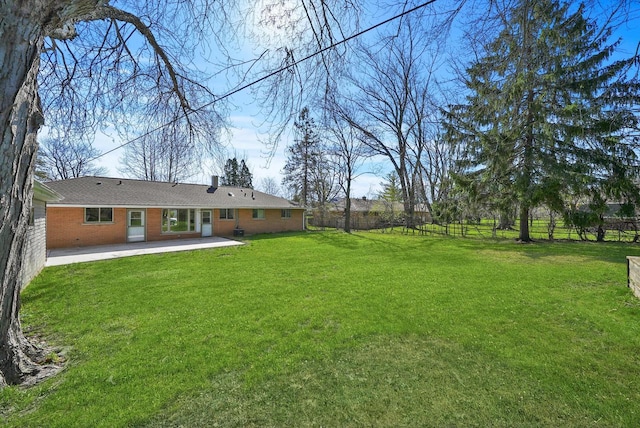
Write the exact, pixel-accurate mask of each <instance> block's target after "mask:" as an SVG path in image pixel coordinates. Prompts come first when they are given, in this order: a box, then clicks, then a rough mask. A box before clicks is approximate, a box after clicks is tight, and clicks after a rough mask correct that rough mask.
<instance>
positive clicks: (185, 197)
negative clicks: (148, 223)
mask: <svg viewBox="0 0 640 428" xmlns="http://www.w3.org/2000/svg"><path fill="white" fill-rule="evenodd" d="M46 185H47V186H48V187H49V188H51V189H53V190H54V191H56V192H57V193H59V194H60V195H62V197H63V199H62V200H61V201H58V202H55V203H51V204H49V205H50V206H82V207H92V206H93V207H140V208H142V207H146V208H152V207H153V208H265V209H302V208H303V207H301V206H299V205H297V204H295V203H293V202H290V201H288V200H286V199H284V198H280V197H278V196H272V195H269V194H267V193H262V192H258V191H257V190H253V189H245V188H240V187H228V186H219V187H217V188H214V187H212V186H207V185H203V184H186V183H185V184H183V183H166V182H158V181H144V180H130V179H125V178H111V177H80V178H71V179H68V180H60V181H50V182H48V183H46Z"/></svg>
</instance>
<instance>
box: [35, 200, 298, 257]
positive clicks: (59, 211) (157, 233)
mask: <svg viewBox="0 0 640 428" xmlns="http://www.w3.org/2000/svg"><path fill="white" fill-rule="evenodd" d="M303 213H304V212H303V211H302V210H291V218H282V217H281V210H279V209H278V210H265V219H260V220H257V219H253V218H252V216H253V210H250V209H244V210H236V214H237V216H236V217H237V218H236V219H233V220H221V219H220V210H213V234H214V235H215V236H229V237H231V236H233V230H234V229H235V227H236V224H237V225H238V227H240V228H242V229H244V233H245V234H246V235H252V234H256V233H274V232H287V231H294V230H302V218H303V217H302V216H303ZM161 216H162V209H161V208H147V209H146V234H147V241H163V240H171V239H181V238H198V237H200V235H201V232H183V233H165V234H163V233H162V224H161ZM126 242H127V209H126V208H114V209H113V223H105V224H99V223H97V224H86V223H85V222H84V208H67V207H48V208H47V248H49V249H51V248H69V247H86V246H92V245H106V244H123V243H126Z"/></svg>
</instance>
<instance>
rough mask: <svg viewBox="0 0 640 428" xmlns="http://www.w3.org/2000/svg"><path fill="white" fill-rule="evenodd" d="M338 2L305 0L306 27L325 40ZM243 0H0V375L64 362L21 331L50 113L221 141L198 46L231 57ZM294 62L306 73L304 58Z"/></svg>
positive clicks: (15, 380)
mask: <svg viewBox="0 0 640 428" xmlns="http://www.w3.org/2000/svg"><path fill="white" fill-rule="evenodd" d="M275 3H277V2H275ZM336 3H340V4H345V3H346V5H347V7H351V6H350V5H351V4H350V2H343V1H342V0H335V1H333V2H327V1H325V0H322V1H317V2H316V1H315V0H308V1H306V2H305V3H304V6H305V7H304V8H303V10H305V11H307V12H306V13H304V14H303V15H302V17H303V20H307V21H308V22H309V23H310V24H309V25H304V26H301V30H309V29H311V30H312V31H311V33H310V34H311V40H318V41H320V42H318V43H320V44H323V43H321V42H322V40H325V39H327V37H328V40H332V38H334V34H335V31H333V30H332V31H329V30H330V29H333V28H336V25H337V22H338V20H337V18H336V17H341V16H343V15H342V14H337V13H333V12H332V11H331V10H330V6H331V5H332V4H336ZM239 6H240V5H239V4H238V3H235V2H226V1H207V0H181V1H175V2H162V1H158V0H150V1H144V2H137V1H127V0H124V1H121V2H118V3H117V7H116V6H114V5H112V4H111V3H110V1H109V0H100V1H97V0H6V1H3V2H1V3H0V130H1V132H2V134H1V140H0V386H3V385H6V384H20V383H22V384H28V383H33V382H35V381H37V380H39V379H41V378H43V377H46V376H48V375H50V374H51V373H53V372H55V371H56V370H57V369H58V368H56V367H51V366H49V367H46V366H42V365H40V364H39V363H40V362H42V361H44V355H45V352H44V351H43V350H42V349H39V348H38V347H36V346H34V345H33V344H31V343H30V342H29V341H28V340H27V338H26V337H25V336H24V334H23V332H22V327H21V324H20V319H19V316H18V314H19V310H20V284H19V273H20V270H21V268H22V255H23V249H24V248H25V246H24V244H25V236H26V230H27V225H28V219H29V211H30V205H31V198H32V194H33V176H34V170H35V163H36V152H37V148H38V143H37V132H38V130H39V129H40V127H41V126H42V125H43V123H44V115H45V114H46V115H47V121H48V122H47V123H48V125H49V126H50V127H54V128H57V129H59V130H60V131H61V132H63V131H66V130H68V129H71V128H73V129H75V130H76V131H79V132H81V133H82V134H84V135H87V136H90V135H92V134H93V133H95V131H96V130H98V129H102V128H104V127H106V126H112V127H115V128H116V129H118V130H119V132H121V133H122V134H121V135H132V134H137V135H140V134H141V133H144V132H145V131H147V130H148V129H146V128H145V127H143V126H141V124H144V123H146V122H147V121H149V118H156V119H157V120H158V122H159V123H162V124H163V125H169V124H170V125H174V126H176V127H183V128H182V129H183V130H184V132H185V136H186V139H187V141H188V142H189V143H190V144H194V145H199V146H200V147H202V148H203V150H209V151H215V150H216V149H217V141H216V139H215V138H212V137H214V136H215V133H212V132H211V129H212V124H213V127H214V128H215V126H217V124H218V123H219V122H220V117H221V114H222V113H223V110H221V104H220V103H219V102H218V97H217V94H216V91H215V90H214V89H212V88H211V85H213V82H214V80H213V78H212V77H213V76H212V75H203V74H202V73H199V72H198V70H200V69H202V64H203V63H205V61H206V58H204V59H203V58H199V57H196V54H197V55H200V54H203V56H204V57H209V58H212V57H220V58H224V57H226V55H225V53H227V52H229V51H230V48H229V46H228V44H227V43H228V42H229V40H228V39H231V38H233V35H234V34H235V32H234V31H235V30H236V29H237V27H238V26H237V22H243V21H244V19H245V16H244V14H241V13H240V12H244V11H239ZM247 7H248V8H251V9H256V8H258V7H260V6H259V5H258V6H256V4H255V3H248V5H247ZM310 7H311V8H310ZM234 17H235V18H234ZM238 17H241V18H238ZM266 24H269V22H266ZM227 34H231V36H229V37H226V35H227ZM225 39H226V40H225ZM289 40H294V41H295V42H296V43H295V45H294V44H289V45H288V46H287V47H286V48H284V47H283V48H282V49H281V50H278V49H275V50H274V51H273V52H275V54H274V56H273V57H272V58H277V57H278V56H279V58H280V61H282V58H284V61H285V62H287V61H291V59H292V58H293V52H296V53H297V52H298V51H297V50H295V49H294V48H295V47H296V46H297V45H298V43H297V42H299V41H301V40H309V39H305V38H304V37H295V35H293V36H292V37H290V38H289ZM308 46H310V45H308ZM314 46H317V45H316V44H315V43H314ZM285 52H291V55H289V54H287V55H286V56H285V55H282V54H283V53H285ZM221 62H222V63H220V62H218V63H215V64H214V62H213V61H209V64H207V65H211V66H212V68H213V69H214V72H215V71H223V70H225V68H224V67H228V66H234V65H237V64H236V63H235V62H234V61H233V60H230V61H221ZM272 64H273V62H272ZM295 73H296V76H298V77H300V76H301V75H300V69H298V70H297V71H296V72H295ZM278 81H283V80H282V79H275V80H273V81H272V82H271V83H272V84H273V87H272V88H271V89H274V90H275V89H280V90H279V91H277V92H272V93H271V94H270V99H269V101H270V104H271V105H275V103H273V102H272V101H273V100H274V99H286V100H287V101H286V102H287V103H288V102H290V100H294V99H299V97H298V98H293V97H289V98H287V95H291V92H290V90H291V87H287V84H285V85H283V86H280V87H279V86H278V85H279V84H278V83H277V82H278ZM298 81H299V82H305V79H303V78H302V79H298ZM38 83H40V85H41V86H40V87H39V86H38ZM284 88H287V89H288V90H289V92H287V94H284V93H283V92H282V90H283V89H284ZM223 90H224V91H226V89H223ZM223 90H220V89H219V90H218V91H219V92H220V93H222V92H223ZM294 92H295V91H294ZM299 92H300V91H297V93H298V94H299ZM281 97H284V98H281ZM295 102H297V101H295ZM160 117H161V118H160ZM212 118H213V120H212Z"/></svg>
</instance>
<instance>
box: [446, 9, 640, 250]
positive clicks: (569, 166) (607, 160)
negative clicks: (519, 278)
mask: <svg viewBox="0 0 640 428" xmlns="http://www.w3.org/2000/svg"><path fill="white" fill-rule="evenodd" d="M583 9H584V7H583V6H580V7H578V8H577V10H575V11H574V12H573V13H571V12H570V10H569V5H568V4H561V3H560V2H558V1H554V0H521V1H518V2H517V3H516V6H515V7H514V8H513V9H511V10H509V11H507V12H506V13H505V16H504V17H503V18H504V19H503V24H504V27H503V29H502V30H501V31H500V33H499V35H498V36H497V38H496V39H495V40H494V41H492V42H491V43H490V44H489V45H488V46H487V49H486V54H485V55H484V57H482V58H480V59H479V60H477V61H476V62H475V63H474V64H473V65H472V66H471V67H470V68H469V69H468V70H467V71H468V80H467V82H466V85H467V89H468V90H469V96H468V97H467V103H466V104H464V105H460V106H456V107H454V108H453V109H452V110H451V111H449V112H448V123H447V126H448V135H449V137H450V138H451V139H452V140H453V141H455V142H457V144H462V145H464V146H465V151H466V158H465V161H464V162H465V163H464V164H463V166H464V167H465V169H466V174H465V176H466V177H463V178H464V179H463V180H460V183H463V184H464V183H466V184H467V185H472V186H473V188H474V189H476V192H478V191H480V192H484V193H486V194H490V195H491V199H492V200H493V201H494V203H495V204H497V205H499V206H509V205H510V204H511V205H513V203H514V202H516V203H517V205H518V206H519V219H520V235H519V237H520V240H522V241H529V240H530V234H529V222H528V218H529V214H530V210H531V209H532V208H534V207H535V206H536V205H537V204H539V203H542V202H545V203H547V204H549V205H551V206H553V207H558V206H559V205H561V204H562V202H561V201H562V195H561V194H559V192H560V189H565V190H567V191H569V192H570V193H573V194H576V193H579V194H585V195H586V194H589V193H590V192H591V195H593V192H594V191H596V189H599V191H600V193H602V192H604V193H608V194H609V195H614V194H616V193H618V195H619V196H621V197H622V196H623V195H622V194H623V193H624V196H625V197H634V198H635V197H636V195H637V188H636V186H635V185H634V184H633V182H632V179H633V178H634V177H636V176H637V171H636V170H635V167H633V162H634V161H635V159H636V156H635V152H634V150H633V147H631V145H630V144H629V143H630V141H629V139H627V138H626V136H625V134H624V133H625V131H626V130H627V129H631V128H634V127H635V126H636V125H637V118H636V117H635V116H634V115H633V114H632V112H631V111H630V109H629V108H628V107H626V106H628V105H630V104H633V103H634V102H635V103H636V105H637V102H638V85H637V82H623V79H624V73H625V70H626V69H627V68H628V67H630V66H632V65H633V64H634V62H635V64H637V61H638V58H637V57H636V58H632V59H628V60H618V61H613V60H612V58H611V56H612V54H613V53H614V52H615V49H616V47H617V46H618V44H619V42H614V43H609V42H608V39H609V37H610V35H611V29H609V28H607V29H604V30H601V29H600V28H598V25H597V24H596V23H595V22H594V21H591V20H589V19H587V18H585V17H584V10H583ZM622 170H623V171H624V173H622V174H621V173H620V171H622ZM614 177H615V178H614ZM607 183H609V184H614V183H615V184H614V185H613V187H615V188H616V189H617V192H616V191H612V190H613V189H612V187H611V186H607V185H606V184H607ZM478 189H481V190H478ZM599 197H600V196H599Z"/></svg>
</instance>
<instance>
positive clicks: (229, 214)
mask: <svg viewBox="0 0 640 428" xmlns="http://www.w3.org/2000/svg"><path fill="white" fill-rule="evenodd" d="M233 211H234V210H233V209H232V208H220V220H233V215H234V214H233Z"/></svg>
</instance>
